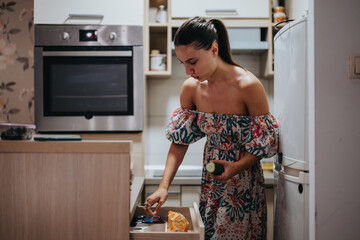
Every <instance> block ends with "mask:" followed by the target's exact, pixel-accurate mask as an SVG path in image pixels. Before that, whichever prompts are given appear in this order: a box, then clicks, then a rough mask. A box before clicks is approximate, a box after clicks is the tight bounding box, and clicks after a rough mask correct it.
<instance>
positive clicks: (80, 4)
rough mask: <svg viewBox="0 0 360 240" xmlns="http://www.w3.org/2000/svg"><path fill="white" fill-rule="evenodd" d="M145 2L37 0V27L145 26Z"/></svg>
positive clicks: (35, 14)
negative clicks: (67, 25) (89, 25)
mask: <svg viewBox="0 0 360 240" xmlns="http://www.w3.org/2000/svg"><path fill="white" fill-rule="evenodd" d="M143 13H144V5H143V0H131V1H121V0H102V1H98V0H77V1H72V0H62V1H57V0H34V23H35V24H103V25H143V22H144V20H143Z"/></svg>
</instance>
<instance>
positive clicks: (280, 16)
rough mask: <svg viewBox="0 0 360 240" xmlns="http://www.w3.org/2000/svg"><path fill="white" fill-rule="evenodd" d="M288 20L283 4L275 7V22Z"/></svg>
mask: <svg viewBox="0 0 360 240" xmlns="http://www.w3.org/2000/svg"><path fill="white" fill-rule="evenodd" d="M284 20H286V14H285V8H284V7H282V6H278V7H274V22H275V23H279V22H282V21H284Z"/></svg>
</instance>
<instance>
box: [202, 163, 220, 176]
mask: <svg viewBox="0 0 360 240" xmlns="http://www.w3.org/2000/svg"><path fill="white" fill-rule="evenodd" d="M206 171H208V172H209V173H212V174H214V175H221V174H222V173H223V172H224V166H223V165H221V164H220V163H214V162H209V163H208V164H206Z"/></svg>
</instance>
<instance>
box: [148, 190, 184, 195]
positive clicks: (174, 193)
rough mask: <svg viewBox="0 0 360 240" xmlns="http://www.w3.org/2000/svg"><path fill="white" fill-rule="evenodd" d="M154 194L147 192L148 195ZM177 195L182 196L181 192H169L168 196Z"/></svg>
mask: <svg viewBox="0 0 360 240" xmlns="http://www.w3.org/2000/svg"><path fill="white" fill-rule="evenodd" d="M153 193H154V191H149V192H146V195H151V194H153ZM177 194H181V191H168V195H177Z"/></svg>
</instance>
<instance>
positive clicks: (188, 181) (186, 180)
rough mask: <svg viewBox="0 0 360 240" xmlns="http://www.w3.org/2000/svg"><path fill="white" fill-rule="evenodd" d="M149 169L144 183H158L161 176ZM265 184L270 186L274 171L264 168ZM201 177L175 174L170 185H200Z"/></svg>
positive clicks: (272, 181)
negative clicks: (154, 174)
mask: <svg viewBox="0 0 360 240" xmlns="http://www.w3.org/2000/svg"><path fill="white" fill-rule="evenodd" d="M151 173H152V172H151V171H147V173H146V176H145V185H159V184H160V182H161V177H154V176H152V174H151ZM264 179H265V185H266V186H267V187H272V186H273V184H274V173H273V171H268V170H264ZM200 183H201V177H200V176H199V177H177V176H175V178H174V180H173V181H172V183H171V184H172V185H200Z"/></svg>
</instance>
